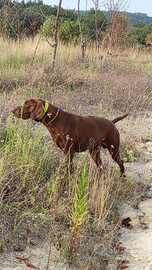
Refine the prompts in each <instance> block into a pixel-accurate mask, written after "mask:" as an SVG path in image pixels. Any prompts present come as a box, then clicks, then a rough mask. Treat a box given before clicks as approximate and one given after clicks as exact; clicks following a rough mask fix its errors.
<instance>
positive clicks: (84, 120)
mask: <svg viewBox="0 0 152 270" xmlns="http://www.w3.org/2000/svg"><path fill="white" fill-rule="evenodd" d="M13 114H14V115H15V116H16V117H18V118H23V119H28V118H31V119H32V120H35V121H40V122H42V123H43V124H44V125H45V126H46V128H47V129H48V131H49V132H50V134H51V137H52V139H53V141H54V142H55V143H56V145H57V146H58V147H59V148H60V149H61V150H62V151H63V152H64V154H65V155H66V154H69V167H70V166H71V162H72V159H73V157H74V154H75V152H83V151H86V150H89V152H90V154H91V157H92V158H93V160H94V161H95V163H96V164H97V167H99V168H100V169H103V166H102V161H101V158H100V148H101V147H104V148H108V150H109V153H110V154H111V156H112V158H113V159H114V160H115V161H116V162H117V163H118V165H119V167H120V170H121V174H123V173H124V165H123V160H122V159H121V158H120V153H119V144H120V139H119V132H118V130H117V129H116V127H115V125H114V124H115V123H116V122H118V121H120V120H121V119H123V118H125V117H126V116H127V115H128V114H124V115H122V116H120V117H117V118H115V119H114V120H112V121H109V120H108V119H105V118H103V117H94V116H79V115H75V114H72V113H67V112H64V111H62V110H59V109H58V108H57V107H55V106H53V105H51V104H49V103H48V102H47V101H45V100H42V99H40V98H31V99H28V100H27V101H25V102H24V104H23V105H22V106H18V107H16V108H15V109H14V110H13Z"/></svg>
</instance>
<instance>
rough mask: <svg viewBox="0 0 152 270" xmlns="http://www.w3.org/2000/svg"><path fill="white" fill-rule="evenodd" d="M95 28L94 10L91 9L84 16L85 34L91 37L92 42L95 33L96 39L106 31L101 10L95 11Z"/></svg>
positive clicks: (105, 22) (105, 19) (105, 21)
mask: <svg viewBox="0 0 152 270" xmlns="http://www.w3.org/2000/svg"><path fill="white" fill-rule="evenodd" d="M96 17H97V18H96V20H97V26H96V25H95V9H94V8H91V9H90V10H89V11H88V13H87V15H86V25H87V34H88V36H91V39H92V40H95V38H96V36H95V35H96V32H97V33H98V38H99V39H100V38H101V37H102V33H103V32H104V31H105V30H106V26H107V18H106V17H105V15H104V14H103V12H102V11H101V10H97V13H96Z"/></svg>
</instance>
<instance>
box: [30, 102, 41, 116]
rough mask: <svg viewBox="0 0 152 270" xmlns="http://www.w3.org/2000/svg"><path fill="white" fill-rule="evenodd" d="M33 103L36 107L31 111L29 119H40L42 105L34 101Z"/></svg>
mask: <svg viewBox="0 0 152 270" xmlns="http://www.w3.org/2000/svg"><path fill="white" fill-rule="evenodd" d="M35 102H36V106H35V107H34V109H33V110H32V112H31V114H30V118H31V119H32V120H34V119H36V118H38V117H40V116H41V115H42V114H43V112H44V105H43V104H42V102H41V101H40V100H36V101H35Z"/></svg>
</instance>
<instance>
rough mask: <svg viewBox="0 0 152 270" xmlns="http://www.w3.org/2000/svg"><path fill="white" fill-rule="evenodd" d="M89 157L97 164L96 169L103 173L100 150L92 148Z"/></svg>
mask: <svg viewBox="0 0 152 270" xmlns="http://www.w3.org/2000/svg"><path fill="white" fill-rule="evenodd" d="M89 152H90V155H91V157H92V159H93V161H94V162H95V163H96V164H97V167H98V168H99V169H100V170H101V171H103V170H104V166H103V163H102V160H101V158H100V148H98V147H93V148H91V149H90V151H89Z"/></svg>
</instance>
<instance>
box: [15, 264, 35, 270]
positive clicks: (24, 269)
mask: <svg viewBox="0 0 152 270" xmlns="http://www.w3.org/2000/svg"><path fill="white" fill-rule="evenodd" d="M30 269H33V268H31V267H28V266H27V265H26V264H25V263H22V264H19V265H18V266H17V267H15V268H13V270H30Z"/></svg>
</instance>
